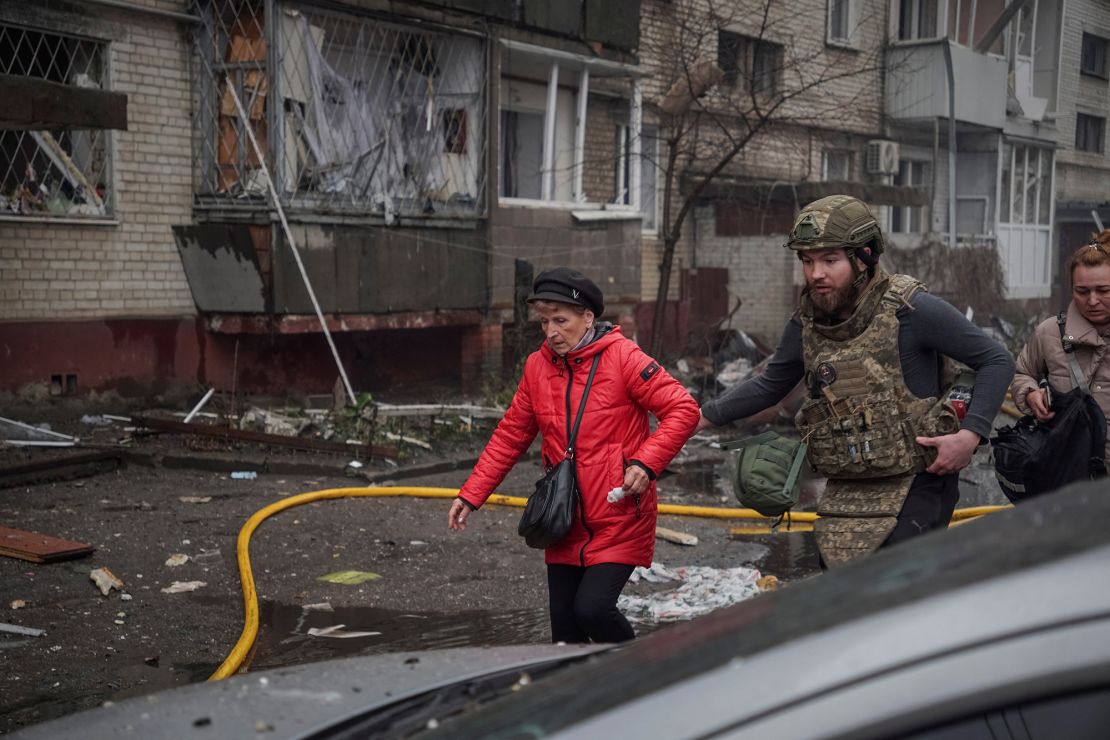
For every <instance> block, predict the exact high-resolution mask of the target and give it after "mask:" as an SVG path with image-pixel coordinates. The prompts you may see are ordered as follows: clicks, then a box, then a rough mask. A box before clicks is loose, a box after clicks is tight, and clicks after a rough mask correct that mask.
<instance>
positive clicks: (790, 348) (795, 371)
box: [701, 291, 1014, 439]
mask: <svg viewBox="0 0 1110 740" xmlns="http://www.w3.org/2000/svg"><path fill="white" fill-rule="evenodd" d="M909 303H910V305H911V306H913V310H911V309H909V308H901V309H899V310H898V313H897V316H898V322H899V326H898V355H899V358H900V359H901V363H902V375H903V377H904V378H905V381H906V386H907V387H908V388H909V389H910V392H911V393H913V394H914V395H915V396H917V397H918V398H928V397H930V396H936V395H939V393H940V391H941V389H940V388H939V378H938V377H937V367H938V359H939V358H938V355H946V356H948V357H951V358H952V359H954V360H957V361H958V362H962V363H964V364H965V365H967V366H968V367H970V368H972V369H973V370H975V371H976V373H977V374H976V376H975V390H974V394H973V396H972V399H971V404H970V406H969V407H968V410H967V416H966V417H965V418H964V420H963V424H962V427H963V428H964V429H970V430H971V431H973V432H975V433H976V434H978V435H979V436H980V437H982V438H983V439H988V438H989V437H990V434H991V428H992V426H993V425H994V417H995V415H996V414H997V413H998V409H999V407H1000V406H1001V405H1002V399H1003V398H1005V396H1006V388H1007V386H1008V385H1009V384H1010V380H1011V379H1012V378H1013V376H1014V358H1013V357H1012V356H1011V355H1010V353H1009V351H1008V350H1007V349H1006V348H1005V347H1003V346H1002V345H1001V344H999V343H998V342H996V341H995V340H994V339H992V338H991V337H989V336H987V334H986V333H984V332H983V330H982V329H980V328H979V327H977V326H976V325H975V324H973V323H971V322H970V321H968V320H967V319H966V318H965V317H964V316H963V314H961V313H960V312H959V311H957V310H956V309H955V308H954V307H953V306H952V305H951V304H950V303H948V302H947V301H945V300H943V299H941V298H937V297H936V296H934V295H931V294H929V293H925V292H923V291H919V292H918V293H915V294H914V295H913V296H912V297H911V298H910V301H909ZM804 374H805V363H804V360H803V355H802V321H801V319H800V318H799V317H798V316H796V315H795V316H794V317H793V318H791V319H790V321H789V322H787V324H786V328H785V329H784V330H783V333H782V341H780V342H779V346H778V348H777V349H776V350H775V354H774V356H773V357H772V358H771V360H770V362H768V363H767V367H766V368H765V370H764V372H763V374H762V375H759V376H756V377H754V378H749V379H748V380H745V381H744V382H742V383H738V384H737V385H735V386H733V387H732V388H729V389H728V390H727V391H725V392H724V393H723V394H722V395H721V396H720V397H718V398H717V399H716V400H713V401H710V402H708V403H706V404H705V405H704V406H702V409H701V410H702V413H703V414H705V417H706V418H707V419H709V421H711V422H713V423H714V424H716V425H718V426H719V425H721V424H727V423H729V422H730V421H735V420H736V419H742V418H744V417H746V416H751V415H752V414H754V413H757V412H759V411H762V410H763V409H766V408H769V407H771V406H773V405H774V404H776V403H778V402H779V401H781V400H782V399H783V398H785V397H786V394H788V393H789V392H790V390H791V389H792V388H793V387H794V386H795V385H797V383H798V381H799V380H801V379H802V376H803V375H804Z"/></svg>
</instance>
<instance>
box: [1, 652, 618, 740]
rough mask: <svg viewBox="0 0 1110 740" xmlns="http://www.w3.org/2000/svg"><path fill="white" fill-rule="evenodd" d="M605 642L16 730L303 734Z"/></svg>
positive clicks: (317, 673) (268, 677)
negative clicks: (462, 683) (347, 718)
mask: <svg viewBox="0 0 1110 740" xmlns="http://www.w3.org/2000/svg"><path fill="white" fill-rule="evenodd" d="M607 647H608V646H596V645H593V646H568V645H512V646H502V647H491V648H454V649H448V650H434V651H426V652H408V653H390V654H387V655H372V656H365V657H358V658H345V659H342V660H329V661H323V662H320V663H311V664H307V665H299V666H291V667H286V668H276V669H273V670H267V671H260V672H258V673H248V674H243V675H239V676H233V677H231V678H229V679H226V680H224V681H214V682H209V683H202V684H193V685H190V686H183V687H181V688H177V689H170V690H167V691H162V692H158V693H155V694H150V695H147V696H140V697H134V698H131V699H127V700H125V701H121V702H118V703H111V704H108V705H106V706H102V707H98V708H96V709H91V710H88V711H85V712H78V713H76V714H72V715H69V716H66V717H62V718H59V719H57V720H53V721H50V722H44V723H42V724H39V725H33V726H31V727H28V728H25V729H23V730H20V731H18V732H16V733H14V734H12V735H10V736H9V737H11V738H13V739H18V740H33V739H34V738H43V739H45V738H50V739H51V740H59V739H62V738H79V739H80V740H93V739H94V738H128V737H134V738H144V739H146V738H149V739H151V740H157V739H158V738H167V739H169V738H190V737H205V738H213V737H254V736H259V737H265V738H267V739H268V740H284V739H286V738H299V737H304V736H306V735H308V734H311V733H313V732H316V731H318V730H321V729H323V728H325V727H328V726H331V725H334V724H335V723H336V722H338V721H341V720H342V719H343V718H345V717H353V716H356V715H360V714H364V713H367V712H371V711H373V710H375V709H380V708H383V707H385V706H387V705H389V704H392V703H395V702H398V701H403V700H405V699H407V698H411V697H413V696H417V695H419V694H423V693H425V692H428V691H434V690H435V689H437V688H441V687H444V686H449V685H451V684H455V683H458V682H460V681H465V680H468V679H473V678H479V677H482V676H484V675H487V674H491V673H500V672H504V671H511V670H520V671H521V672H526V671H527V670H529V669H532V668H538V667H541V666H545V665H550V664H553V663H558V662H561V661H570V660H573V659H575V658H581V657H584V656H586V655H589V654H590V653H593V652H597V651H599V650H604V649H606V648H607Z"/></svg>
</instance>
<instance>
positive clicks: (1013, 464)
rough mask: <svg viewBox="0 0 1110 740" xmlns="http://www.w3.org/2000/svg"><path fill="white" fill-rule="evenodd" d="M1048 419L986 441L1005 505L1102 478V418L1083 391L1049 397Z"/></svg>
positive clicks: (1028, 421)
mask: <svg viewBox="0 0 1110 740" xmlns="http://www.w3.org/2000/svg"><path fill="white" fill-rule="evenodd" d="M1052 411H1053V412H1054V414H1055V415H1054V416H1053V417H1052V418H1051V419H1049V420H1048V421H1038V420H1037V419H1036V418H1034V417H1032V416H1023V417H1022V418H1021V419H1019V420H1018V421H1017V423H1016V424H1013V425H1012V426H1008V427H1003V428H1001V429H998V430H997V432H998V436H996V437H992V438H991V446H992V447H993V448H994V470H995V476H996V477H997V478H998V483H999V485H1000V486H1001V487H1002V493H1004V494H1006V498H1008V499H1010V502H1011V503H1014V504H1016V503H1018V502H1020V501H1024V500H1025V499H1028V498H1032V497H1034V496H1039V495H1040V494H1042V493H1047V492H1049V491H1054V490H1056V489H1057V488H1060V487H1062V486H1065V485H1067V484H1068V483H1073V482H1075V481H1079V480H1090V479H1091V478H1097V477H1100V476H1103V475H1105V474H1106V464H1105V460H1104V459H1103V456H1104V454H1105V446H1106V417H1105V415H1104V414H1103V412H1102V409H1101V408H1099V405H1098V403H1097V402H1096V401H1095V399H1094V398H1093V397H1092V396H1091V394H1090V393H1087V392H1086V388H1085V387H1078V388H1073V389H1072V390H1070V391H1068V392H1067V393H1052Z"/></svg>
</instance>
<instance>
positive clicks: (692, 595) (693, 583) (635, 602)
mask: <svg viewBox="0 0 1110 740" xmlns="http://www.w3.org/2000/svg"><path fill="white" fill-rule="evenodd" d="M639 578H644V579H645V580H649V581H653V582H659V581H682V585H681V586H679V587H678V588H676V589H673V590H671V591H660V592H658V593H654V594H651V595H650V596H621V597H620V600H619V601H618V602H617V603H618V606H619V607H620V609H621V611H622V612H624V614H625V615H626V616H627V617H628V618H629V619H631V620H633V621H640V622H674V621H679V620H685V619H693V618H694V617H698V616H701V615H702V614H707V613H709V612H711V611H713V610H715V609H720V608H721V607H725V606H731V605H732V604H735V603H738V602H740V601H744V600H745V599H749V598H751V597H752V596H755V595H757V594H759V592H760V588H759V586H758V585H756V584H757V582H758V581H759V579H760V578H761V575H760V573H759V571H758V570H754V569H752V568H706V567H701V566H689V567H682V568H674V569H673V570H671V569H669V568H667V567H666V566H665V565H663V564H661V563H652V564H651V568H637V569H636V570H635V571H633V573H632V578H631V579H630V580H632V581H636V580H639Z"/></svg>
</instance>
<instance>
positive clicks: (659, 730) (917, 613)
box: [13, 482, 1110, 740]
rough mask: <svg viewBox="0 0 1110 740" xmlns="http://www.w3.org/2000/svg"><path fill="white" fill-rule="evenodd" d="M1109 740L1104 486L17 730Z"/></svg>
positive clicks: (150, 734) (1109, 545)
mask: <svg viewBox="0 0 1110 740" xmlns="http://www.w3.org/2000/svg"><path fill="white" fill-rule="evenodd" d="M441 736H442V737H449V738H469V737H475V738H479V737H480V738H533V737H548V736H558V737H561V738H562V737H565V738H625V737H627V738H707V737H714V738H717V737H727V738H790V739H794V738H852V739H853V740H856V739H866V738H935V739H938V740H978V739H980V738H981V739H982V740H1000V739H1001V738H1015V739H1016V738H1028V739H1030V740H1041V739H1043V738H1052V739H1056V738H1066V739H1067V740H1086V739H1087V738H1091V739H1094V738H1098V739H1099V740H1104V739H1105V738H1110V485H1108V484H1107V483H1106V482H1093V483H1089V484H1084V485H1081V486H1073V487H1071V488H1069V489H1066V490H1064V491H1060V492H1057V493H1054V494H1050V495H1047V496H1043V497H1041V498H1039V499H1035V500H1032V501H1029V502H1027V503H1023V504H1022V505H1021V506H1019V507H1017V508H1016V509H1014V510H1013V511H1008V512H1003V513H1000V514H993V515H991V516H989V517H984V518H982V519H980V520H976V521H974V522H970V523H968V524H965V525H961V526H958V527H954V528H952V529H950V530H949V531H947V532H943V533H937V534H932V535H928V536H925V537H922V538H920V539H918V540H916V541H911V542H908V543H905V544H903V545H900V546H898V547H896V548H893V549H891V550H889V551H882V552H879V553H878V554H876V555H874V556H871V557H868V558H865V559H863V560H860V561H858V562H856V563H853V564H850V565H848V566H845V567H843V568H840V569H837V570H834V571H831V572H829V573H826V574H822V575H820V576H817V577H814V578H811V579H809V580H807V581H804V582H801V583H796V584H793V585H791V586H789V587H787V588H784V589H782V590H781V591H778V592H774V593H769V594H764V595H761V596H759V597H756V598H754V599H752V600H750V601H747V602H744V603H742V604H739V605H737V606H734V607H732V608H729V609H724V610H721V611H718V612H715V613H712V614H710V615H708V616H705V617H702V618H699V619H696V620H693V621H690V622H685V623H682V624H678V625H675V626H672V627H668V628H665V629H661V630H658V631H657V632H654V633H652V634H650V635H647V636H646V637H643V638H641V639H638V640H636V641H634V642H633V643H631V644H628V645H626V646H622V647H612V646H586V647H563V646H537V645H533V646H519V647H514V648H496V649H492V648H491V649H477V648H474V649H462V650H446V651H435V652H428V653H404V654H396V655H380V656H373V657H365V658H352V659H346V660H339V661H329V662H326V663H319V664H314V665H306V666H298V667H293V668H288V669H279V670H273V671H266V672H261V673H257V674H248V675H243V676H238V677H235V678H232V679H229V680H227V681H223V682H220V683H218V684H205V685H196V686H189V687H185V688H181V689H175V690H171V691H167V692H163V693H161V694H155V695H152V696H149V697H140V698H137V699H132V700H129V701H125V702H120V703H119V704H116V705H114V706H111V707H106V708H101V709H96V710H92V711H89V712H84V713H81V714H77V715H72V716H70V717H65V718H62V719H60V720H55V721H53V722H47V723H44V724H42V725H37V726H33V727H30V728H28V729H26V730H24V731H22V732H19V733H16V734H15V735H13V737H16V738H66V737H74V738H82V740H89V739H90V738H101V737H103V738H109V737H111V738H118V737H142V738H189V737H205V738H217V737H218V738H238V737H265V738H370V737H389V738H395V737H421V738H422V737H441Z"/></svg>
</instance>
